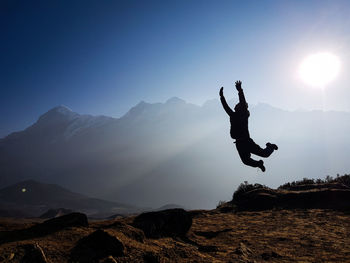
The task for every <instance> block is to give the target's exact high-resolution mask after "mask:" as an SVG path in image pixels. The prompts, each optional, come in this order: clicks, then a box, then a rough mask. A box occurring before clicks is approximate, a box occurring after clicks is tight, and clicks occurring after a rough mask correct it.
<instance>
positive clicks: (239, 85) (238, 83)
mask: <svg viewBox="0 0 350 263" xmlns="http://www.w3.org/2000/svg"><path fill="white" fill-rule="evenodd" d="M235 84H236V89H237V90H238V97H239V103H240V104H241V105H242V107H246V108H248V104H247V102H246V100H245V97H244V93H243V89H242V81H240V80H237V81H236V82H235Z"/></svg>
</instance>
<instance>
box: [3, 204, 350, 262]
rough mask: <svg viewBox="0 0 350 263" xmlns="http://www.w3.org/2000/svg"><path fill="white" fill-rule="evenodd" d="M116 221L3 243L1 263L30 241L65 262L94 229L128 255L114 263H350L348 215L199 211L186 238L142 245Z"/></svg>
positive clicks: (25, 224) (7, 226)
mask: <svg viewBox="0 0 350 263" xmlns="http://www.w3.org/2000/svg"><path fill="white" fill-rule="evenodd" d="M115 221H118V222H123V223H130V222H131V221H132V218H126V219H117V220H110V221H93V222H90V227H89V228H69V229H65V230H63V231H59V232H56V233H54V234H52V235H49V236H45V237H41V238H36V239H31V240H20V241H16V242H11V243H5V244H2V245H0V262H1V261H2V262H18V261H16V253H19V252H18V245H20V244H25V243H34V242H35V243H38V244H39V245H40V246H41V247H42V249H43V251H44V252H45V254H46V256H47V258H48V260H49V261H50V262H67V261H68V259H69V254H70V250H71V249H72V248H73V247H74V245H75V244H76V242H77V241H78V240H79V239H81V238H82V237H84V236H86V235H88V234H89V233H91V232H93V231H94V230H96V229H98V228H103V229H104V230H105V231H106V232H108V233H109V234H111V235H114V236H116V237H118V238H119V239H120V240H121V241H122V242H123V243H124V245H125V247H126V252H127V253H126V256H124V257H119V258H118V259H117V261H118V262H146V261H145V260H147V259H148V260H151V259H153V260H157V259H158V260H159V262H265V261H269V262H350V215H349V214H346V213H343V212H337V211H331V210H316V209H314V210H270V211H262V212H240V213H220V212H219V211H217V210H212V211H201V212H198V213H196V216H195V217H194V218H193V225H192V227H191V229H190V231H189V233H188V235H187V239H172V238H161V239H144V241H143V242H141V241H140V240H139V241H137V240H136V239H135V238H133V235H132V234H130V232H133V231H135V232H137V231H138V230H133V228H132V227H129V226H128V227H126V228H124V229H122V230H121V229H118V228H116V227H113V226H111V224H112V223H113V222H115ZM32 223H33V222H31V221H28V220H23V221H21V222H18V223H17V224H16V223H15V222H14V221H11V220H8V219H6V220H5V219H1V220H0V229H1V230H2V231H3V230H5V229H6V230H10V229H19V228H20V226H22V227H28V226H30V225H31V224H32ZM138 233H139V231H138ZM0 238H1V236H0ZM11 257H12V258H13V259H12V260H8V259H9V258H11ZM1 259H2V260H1ZM154 262H156V261H154Z"/></svg>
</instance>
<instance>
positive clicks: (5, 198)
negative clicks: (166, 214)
mask: <svg viewBox="0 0 350 263" xmlns="http://www.w3.org/2000/svg"><path fill="white" fill-rule="evenodd" d="M60 208H65V209H60ZM55 209H58V210H62V211H64V210H67V211H79V212H84V213H86V214H88V215H91V216H95V217H99V216H100V215H103V216H104V215H106V214H107V215H108V214H109V215H112V214H115V213H119V214H129V213H135V212H140V211H141V209H140V208H136V207H133V206H130V205H126V204H121V203H115V202H110V201H105V200H101V199H97V198H91V197H87V196H85V195H82V194H78V193H74V192H71V191H69V190H67V189H65V188H63V187H61V186H59V185H55V184H43V183H39V182H37V181H34V180H28V181H23V182H19V183H16V184H14V185H11V186H8V187H5V188H3V189H0V217H1V216H6V217H9V216H10V217H38V216H40V215H41V214H43V213H44V214H47V213H45V212H48V211H51V212H52V211H53V210H55ZM68 209H69V210H68Z"/></svg>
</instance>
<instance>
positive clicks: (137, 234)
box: [108, 222, 145, 243]
mask: <svg viewBox="0 0 350 263" xmlns="http://www.w3.org/2000/svg"><path fill="white" fill-rule="evenodd" d="M108 228H113V229H117V230H118V231H120V232H122V233H123V234H124V235H125V236H127V237H129V238H131V239H133V240H136V241H138V242H141V243H143V242H144V240H145V234H144V233H143V231H142V230H140V229H138V228H135V227H133V226H130V225H127V224H124V223H122V222H114V223H113V224H111V225H109V226H108Z"/></svg>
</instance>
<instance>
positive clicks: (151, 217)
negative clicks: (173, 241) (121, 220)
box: [132, 208, 192, 238]
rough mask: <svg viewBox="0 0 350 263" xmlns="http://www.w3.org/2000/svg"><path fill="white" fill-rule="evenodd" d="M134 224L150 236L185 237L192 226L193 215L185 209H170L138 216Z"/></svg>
mask: <svg viewBox="0 0 350 263" xmlns="http://www.w3.org/2000/svg"><path fill="white" fill-rule="evenodd" d="M132 225H133V226H134V227H136V228H139V229H141V230H142V231H143V232H144V233H145V236H146V237H148V238H160V237H184V236H185V235H186V233H187V231H188V230H189V229H190V228H191V225H192V217H191V215H190V214H189V213H188V212H186V211H185V210H184V209H180V208H177V209H168V210H163V211H158V212H148V213H143V214H141V215H139V216H137V217H136V218H135V219H134V221H133V223H132Z"/></svg>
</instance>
